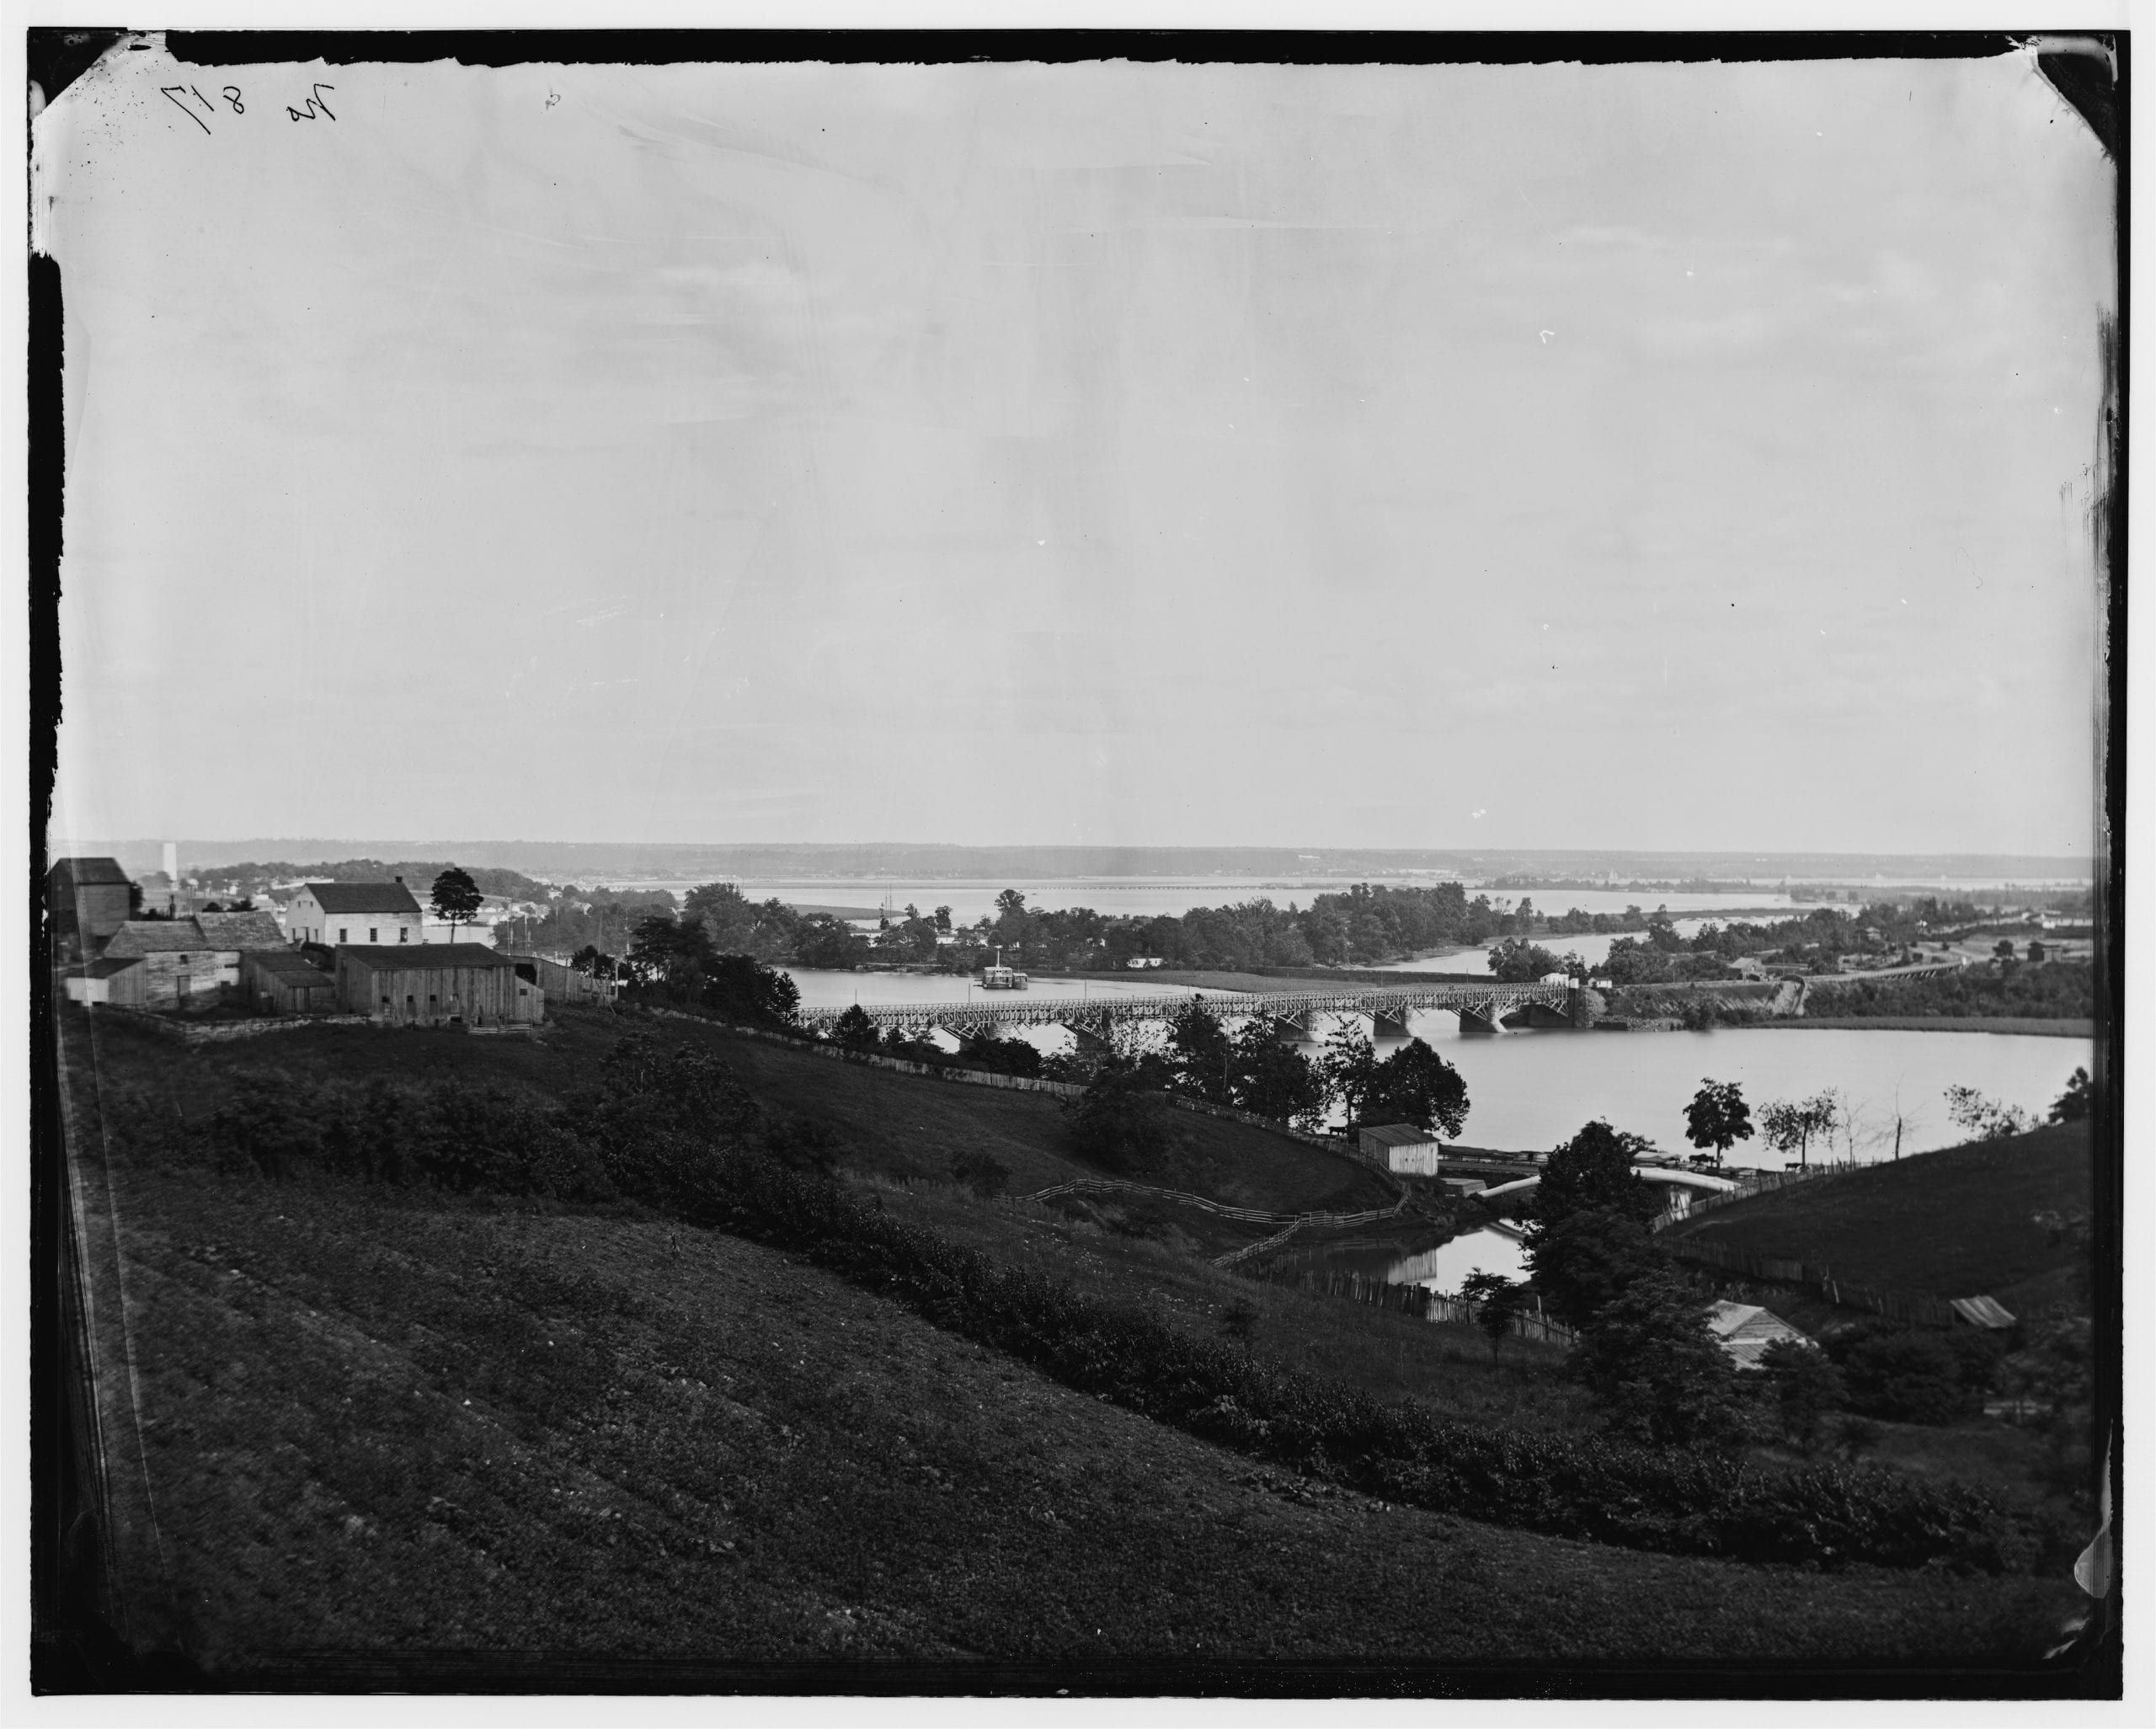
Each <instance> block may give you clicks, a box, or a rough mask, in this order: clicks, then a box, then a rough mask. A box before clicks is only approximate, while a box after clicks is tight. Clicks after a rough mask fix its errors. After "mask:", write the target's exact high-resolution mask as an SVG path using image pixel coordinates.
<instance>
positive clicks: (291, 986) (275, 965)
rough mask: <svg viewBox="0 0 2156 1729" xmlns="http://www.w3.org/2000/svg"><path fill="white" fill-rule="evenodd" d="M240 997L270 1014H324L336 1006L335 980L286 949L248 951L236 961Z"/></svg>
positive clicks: (250, 1006)
mask: <svg viewBox="0 0 2156 1729" xmlns="http://www.w3.org/2000/svg"><path fill="white" fill-rule="evenodd" d="M239 989H240V995H241V996H242V998H243V1000H244V1001H246V1003H247V1006H248V1007H249V1008H253V1009H259V1010H260V1011H262V1012H263V1013H264V1014H270V1015H327V1014H330V1013H333V1012H334V1011H335V1010H336V1007H337V981H336V980H335V979H333V978H332V977H330V975H329V974H327V973H325V972H323V970H322V969H321V968H319V967H318V966H315V965H313V964H312V963H310V962H308V961H306V960H303V959H302V958H301V957H299V956H298V955H296V954H294V953H292V952H291V950H290V949H288V948H277V949H263V950H256V951H250V952H248V953H243V954H242V955H241V956H240V958H239Z"/></svg>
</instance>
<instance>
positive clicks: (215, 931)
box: [195, 912, 291, 949]
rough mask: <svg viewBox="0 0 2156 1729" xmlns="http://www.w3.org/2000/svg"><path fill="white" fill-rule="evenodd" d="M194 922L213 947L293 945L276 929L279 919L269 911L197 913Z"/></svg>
mask: <svg viewBox="0 0 2156 1729" xmlns="http://www.w3.org/2000/svg"><path fill="white" fill-rule="evenodd" d="M195 923H196V924H198V925H200V926H201V927H202V934H203V935H204V936H205V937H208V938H209V939H210V942H211V947H213V948H239V949H251V948H288V947H291V944H290V943H289V942H287V941H286V937H285V933H284V932H283V931H280V930H279V929H278V928H277V921H276V920H275V918H273V917H272V916H271V915H270V914H268V913H264V912H252V913H197V914H195Z"/></svg>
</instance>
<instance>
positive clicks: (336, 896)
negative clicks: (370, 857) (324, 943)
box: [300, 883, 419, 915]
mask: <svg viewBox="0 0 2156 1729" xmlns="http://www.w3.org/2000/svg"><path fill="white" fill-rule="evenodd" d="M300 886H301V887H302V888H303V889H306V890H307V893H308V894H312V896H313V897H314V899H315V904H316V905H318V906H319V907H320V908H321V909H322V910H323V911H324V912H326V913H411V914H415V915H416V914H417V913H418V912H419V902H418V901H416V900H414V899H413V898H412V891H411V890H410V889H407V888H406V887H405V886H404V885H403V883H302V884H301V885H300Z"/></svg>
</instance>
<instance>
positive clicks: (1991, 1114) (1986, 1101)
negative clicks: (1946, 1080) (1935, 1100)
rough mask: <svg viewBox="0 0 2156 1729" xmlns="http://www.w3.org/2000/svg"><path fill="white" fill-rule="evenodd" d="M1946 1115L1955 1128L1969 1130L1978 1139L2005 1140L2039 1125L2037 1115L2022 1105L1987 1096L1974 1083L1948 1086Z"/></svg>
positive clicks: (2025, 1132)
mask: <svg viewBox="0 0 2156 1729" xmlns="http://www.w3.org/2000/svg"><path fill="white" fill-rule="evenodd" d="M1946 1115H1947V1118H1948V1119H1949V1120H1950V1121H1951V1122H1952V1123H1953V1124H1954V1126H1955V1127H1956V1128H1957V1129H1966V1130H1967V1132H1968V1133H1969V1134H1972V1135H1973V1136H1975V1137H1976V1139H1978V1140H2004V1139H2005V1138H2006V1137H2007V1136H2008V1135H2009V1134H2027V1133H2028V1132H2029V1131H2030V1130H2031V1129H2034V1128H2035V1127H2036V1118H2033V1117H2031V1116H2030V1115H2029V1113H2027V1112H2025V1111H2024V1110H2023V1109H2021V1107H2020V1106H2018V1105H2009V1104H2005V1103H2003V1102H2000V1101H1999V1100H1998V1099H1994V1098H1986V1097H1984V1096H1983V1094H1982V1093H1980V1092H1978V1091H1977V1090H1976V1088H1975V1087H1973V1086H1950V1087H1948V1088H1947V1089H1946Z"/></svg>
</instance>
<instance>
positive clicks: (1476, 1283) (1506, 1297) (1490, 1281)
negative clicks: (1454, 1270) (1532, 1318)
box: [1460, 1267, 1527, 1363]
mask: <svg viewBox="0 0 2156 1729" xmlns="http://www.w3.org/2000/svg"><path fill="white" fill-rule="evenodd" d="M1460 1295H1461V1296H1462V1297H1463V1298H1464V1299H1466V1300H1467V1301H1468V1302H1470V1303H1474V1304H1476V1305H1479V1306H1478V1307H1477V1308H1476V1311H1475V1324H1476V1326H1479V1327H1481V1329H1482V1337H1485V1338H1486V1339H1487V1340H1489V1342H1490V1360H1491V1362H1492V1363H1495V1362H1496V1361H1497V1347H1499V1346H1500V1345H1502V1344H1503V1343H1504V1342H1505V1335H1506V1334H1507V1333H1508V1332H1510V1331H1512V1327H1513V1317H1514V1316H1515V1315H1518V1314H1519V1313H1520V1311H1521V1310H1524V1309H1525V1308H1526V1306H1527V1287H1526V1286H1524V1285H1518V1284H1514V1283H1513V1282H1512V1280H1510V1279H1509V1278H1506V1277H1505V1275H1504V1274H1503V1273H1485V1272H1484V1271H1483V1270H1482V1269H1481V1267H1476V1269H1475V1270H1474V1271H1473V1272H1472V1273H1469V1274H1468V1275H1467V1277H1466V1278H1463V1279H1462V1280H1460Z"/></svg>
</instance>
